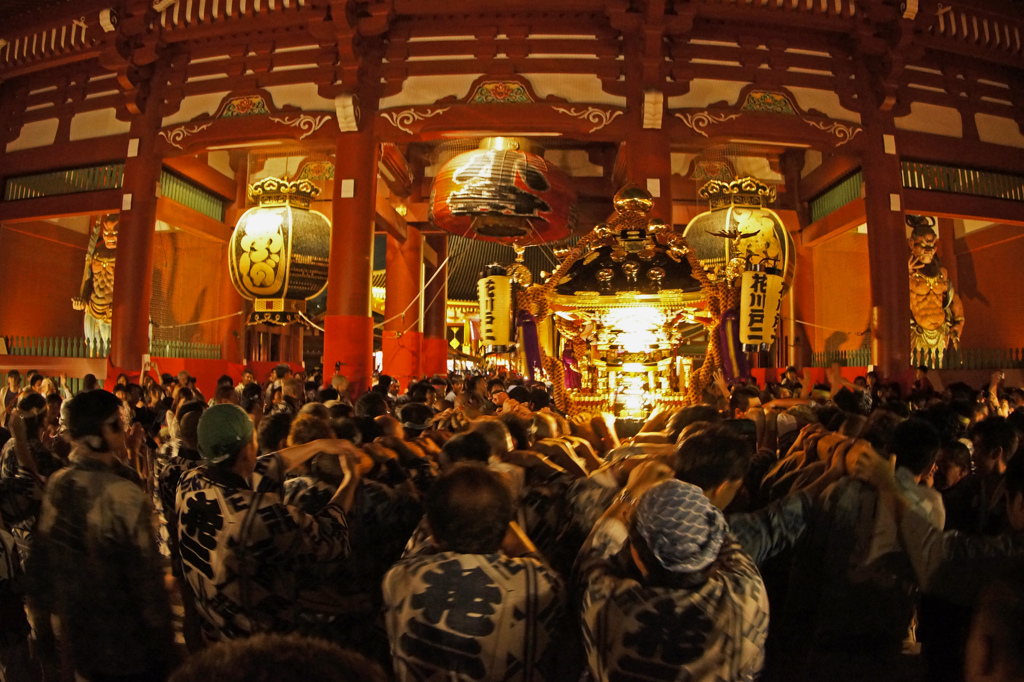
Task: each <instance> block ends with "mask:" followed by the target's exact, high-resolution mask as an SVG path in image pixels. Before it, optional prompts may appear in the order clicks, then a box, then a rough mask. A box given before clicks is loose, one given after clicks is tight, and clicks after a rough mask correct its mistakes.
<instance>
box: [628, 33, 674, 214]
mask: <svg viewBox="0 0 1024 682" xmlns="http://www.w3.org/2000/svg"><path fill="white" fill-rule="evenodd" d="M641 50H642V47H641V44H640V40H639V37H632V36H631V37H627V39H626V48H625V51H626V101H627V105H628V106H627V111H626V117H627V120H628V122H629V128H628V131H627V133H626V181H627V182H630V183H634V184H637V185H639V186H640V187H642V188H643V189H645V190H647V191H648V192H650V193H651V196H652V197H653V198H654V207H653V208H652V209H651V212H650V214H649V217H651V218H661V219H662V220H664V221H665V223H666V224H667V225H669V226H671V225H672V153H671V148H672V145H671V142H672V141H671V139H670V138H669V134H668V131H667V130H666V129H665V124H666V121H664V120H663V118H664V114H665V104H664V96H663V93H662V92H661V91H660V90H659V89H657V88H656V87H649V88H645V80H647V78H645V73H646V72H647V71H650V70H649V69H647V70H645V68H644V57H643V55H642V54H641ZM656 71H657V70H656V69H655V70H654V72H653V73H656ZM647 76H648V77H649V78H653V79H654V83H655V84H656V83H657V82H658V81H657V79H656V78H655V77H654V75H652V74H647Z"/></svg>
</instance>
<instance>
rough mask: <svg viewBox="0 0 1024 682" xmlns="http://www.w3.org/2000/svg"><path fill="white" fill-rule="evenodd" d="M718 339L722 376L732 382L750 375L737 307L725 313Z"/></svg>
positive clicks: (719, 326)
mask: <svg viewBox="0 0 1024 682" xmlns="http://www.w3.org/2000/svg"><path fill="white" fill-rule="evenodd" d="M718 341H719V343H720V344H721V355H722V376H723V377H724V378H725V380H726V381H727V382H732V381H735V380H737V379H746V378H747V377H748V376H750V367H749V365H748V363H747V355H746V353H744V352H743V346H742V345H741V344H740V316H739V314H737V312H736V309H735V308H733V309H731V310H727V311H725V313H723V315H722V321H721V323H720V324H719V325H718Z"/></svg>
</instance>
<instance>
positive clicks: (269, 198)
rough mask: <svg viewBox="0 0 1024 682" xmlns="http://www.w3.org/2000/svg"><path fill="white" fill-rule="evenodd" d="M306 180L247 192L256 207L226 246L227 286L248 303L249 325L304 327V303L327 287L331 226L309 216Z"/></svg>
mask: <svg viewBox="0 0 1024 682" xmlns="http://www.w3.org/2000/svg"><path fill="white" fill-rule="evenodd" d="M319 193H320V189H319V188H318V187H316V186H315V185H313V184H312V183H311V182H309V181H308V180H298V181H288V180H282V179H279V178H264V179H263V180H260V181H259V182H257V183H255V184H254V185H252V186H251V187H250V188H249V196H250V197H251V198H252V199H254V200H256V201H257V202H258V203H259V205H258V206H255V207H253V208H250V209H249V210H248V211H246V212H245V213H243V214H242V215H241V216H240V217H239V219H238V223H237V224H236V225H235V231H234V232H233V233H232V235H231V241H230V243H229V245H228V253H229V258H228V267H229V269H230V273H231V282H232V283H233V284H234V285H235V288H236V289H237V290H238V293H240V294H241V295H242V296H243V297H244V298H247V299H250V300H252V302H253V314H252V315H251V316H250V318H249V321H248V323H249V324H262V323H265V324H293V323H296V322H301V323H303V324H306V323H308V320H307V319H306V318H305V317H304V312H305V301H307V300H309V299H310V298H313V297H315V296H317V295H318V294H319V293H320V292H322V291H323V290H324V287H326V285H327V266H328V257H329V255H330V249H331V223H330V221H329V220H328V219H327V217H326V216H324V215H323V214H322V213H319V212H317V211H314V210H310V205H311V203H312V200H313V198H314V197H316V196H317V194H319Z"/></svg>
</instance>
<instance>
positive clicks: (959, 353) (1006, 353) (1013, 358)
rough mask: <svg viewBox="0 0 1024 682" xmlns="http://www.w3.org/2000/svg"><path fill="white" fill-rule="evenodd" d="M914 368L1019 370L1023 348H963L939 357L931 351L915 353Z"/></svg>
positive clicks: (1023, 359)
mask: <svg viewBox="0 0 1024 682" xmlns="http://www.w3.org/2000/svg"><path fill="white" fill-rule="evenodd" d="M911 364H912V365H913V366H914V367H919V366H921V365H924V366H925V367H928V368H929V369H1019V368H1024V349H1022V348H962V349H960V350H954V349H950V350H948V351H946V352H945V353H943V354H942V356H941V357H939V356H938V355H937V354H934V353H932V352H931V351H914V352H913V353H912V354H911Z"/></svg>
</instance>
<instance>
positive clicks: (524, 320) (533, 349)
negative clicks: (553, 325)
mask: <svg viewBox="0 0 1024 682" xmlns="http://www.w3.org/2000/svg"><path fill="white" fill-rule="evenodd" d="M516 334H517V338H518V343H519V344H521V345H522V348H523V354H524V356H525V357H526V371H527V373H528V374H529V375H530V381H533V380H534V379H535V375H536V372H537V371H538V370H541V369H543V365H542V363H541V359H540V341H539V340H538V337H537V320H536V319H535V318H534V317H533V315H532V314H531V313H530V312H529V311H527V310H518V311H516Z"/></svg>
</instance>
